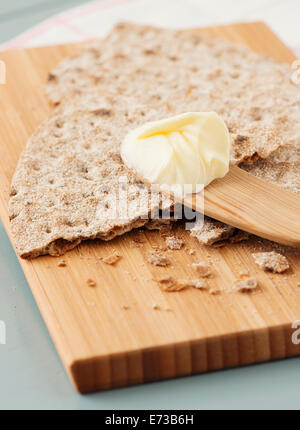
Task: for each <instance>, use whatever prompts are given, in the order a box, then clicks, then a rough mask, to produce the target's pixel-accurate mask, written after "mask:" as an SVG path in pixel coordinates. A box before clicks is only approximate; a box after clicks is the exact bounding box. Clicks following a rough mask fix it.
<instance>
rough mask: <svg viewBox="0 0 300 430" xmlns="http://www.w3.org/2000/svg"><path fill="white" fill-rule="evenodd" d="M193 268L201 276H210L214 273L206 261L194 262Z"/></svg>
mask: <svg viewBox="0 0 300 430" xmlns="http://www.w3.org/2000/svg"><path fill="white" fill-rule="evenodd" d="M192 268H193V269H194V270H195V271H196V272H197V274H198V275H199V276H200V277H201V278H208V277H210V276H211V275H212V271H211V268H210V267H209V266H207V264H205V263H193V264H192Z"/></svg>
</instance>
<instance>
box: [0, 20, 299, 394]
mask: <svg viewBox="0 0 300 430" xmlns="http://www.w3.org/2000/svg"><path fill="white" fill-rule="evenodd" d="M199 32H204V33H208V34H210V35H212V36H218V37H221V38H225V39H229V40H232V41H236V42H240V43H244V44H246V45H248V46H249V47H250V48H252V49H253V50H255V51H257V52H262V53H266V54H269V55H271V56H273V57H274V58H276V59H277V60H279V61H283V62H289V63H291V62H292V61H293V60H294V57H293V55H292V54H291V52H290V51H289V50H288V49H287V48H286V47H285V46H284V45H283V44H282V42H280V41H279V40H278V39H277V38H276V36H275V35H274V34H273V33H272V32H271V31H270V30H269V29H268V28H267V27H266V26H265V25H264V24H263V23H251V24H236V25H230V26H223V27H213V28H206V29H200V30H199ZM78 49H79V45H62V46H50V47H44V48H37V49H36V48H35V49H28V50H17V51H10V52H5V53H1V54H0V59H1V60H2V61H5V63H6V68H7V84H6V85H2V86H0V108H1V118H0V136H1V143H0V164H1V171H0V185H1V196H0V198H1V201H0V204H1V206H0V210H1V218H2V220H3V223H4V225H5V227H6V229H7V231H8V234H10V232H9V222H8V215H7V201H8V194H9V184H10V181H11V178H12V175H13V172H14V169H15V167H16V164H17V161H18V157H19V154H20V152H21V151H22V149H23V148H24V146H25V143H26V140H27V138H28V137H29V136H30V134H31V133H32V132H33V131H34V130H35V128H36V126H37V125H38V124H39V123H40V122H41V121H42V120H43V119H44V118H45V117H46V116H47V115H48V114H49V112H50V106H49V105H48V101H47V99H46V97H45V95H44V89H43V86H44V83H45V81H46V78H47V74H48V72H49V70H51V69H52V68H53V67H54V66H55V65H56V64H57V63H58V62H59V61H60V60H61V59H62V58H64V57H66V56H67V55H72V54H74V53H76V52H77V51H78ZM291 74H292V69H291ZM175 231H176V234H179V235H180V236H181V237H182V238H183V240H184V242H185V249H183V250H181V251H171V252H170V259H171V260H172V267H171V268H158V267H154V266H152V265H150V264H149V263H147V254H148V253H149V251H151V250H152V249H153V248H155V247H156V246H161V245H162V246H165V242H164V239H163V238H162V237H161V235H160V234H159V233H158V232H154V231H151V232H150V231H143V232H142V233H141V234H140V235H141V236H142V238H143V240H144V243H143V244H142V245H141V246H137V245H136V243H135V242H134V240H133V239H134V238H135V237H136V235H137V233H136V232H131V233H129V234H127V235H125V236H123V237H120V238H117V239H115V240H113V241H111V242H108V243H105V242H101V241H94V242H88V243H84V244H82V245H81V246H80V247H79V248H77V249H75V250H73V251H71V252H69V253H68V254H67V255H66V256H64V260H65V261H66V264H67V266H66V267H58V262H59V261H60V260H61V259H60V258H59V259H57V258H53V257H40V258H38V259H35V260H33V261H20V264H21V266H22V268H23V270H24V273H25V275H26V277H27V280H28V283H29V285H30V288H31V290H32V292H33V294H34V297H35V299H36V301H37V303H38V306H39V308H40V311H41V313H42V315H43V317H44V320H45V322H46V324H47V327H48V329H49V332H50V334H51V336H52V339H53V341H54V343H55V345H56V348H57V350H58V352H59V355H60V357H61V359H62V361H63V363H64V365H65V368H66V370H67V372H68V373H69V375H70V378H71V380H72V382H73V383H74V385H75V387H76V388H77V389H78V390H79V391H80V392H89V391H95V390H100V389H106V388H112V387H119V386H126V385H131V384H137V383H142V382H147V381H155V380H160V379H165V378H172V377H175V376H182V375H189V374H192V373H199V372H207V371H211V370H215V369H221V368H228V367H232V366H239V365H245V364H250V363H256V362H262V361H267V360H271V359H279V358H283V357H289V356H294V355H300V345H294V344H293V343H292V333H293V330H292V327H291V326H292V322H293V321H295V320H300V288H299V286H297V284H298V283H299V282H300V256H299V253H298V256H297V253H296V252H293V251H291V250H287V249H286V250H284V252H285V254H286V255H287V256H288V258H289V260H290V262H291V266H292V268H291V269H290V270H289V272H288V273H287V274H283V275H272V274H269V273H265V272H263V271H262V270H260V269H259V268H258V267H257V266H256V265H255V264H254V261H253V258H252V256H251V252H253V250H255V249H257V242H255V241H254V240H253V241H249V242H246V243H241V244H232V245H228V246H226V247H224V248H206V247H201V246H200V245H199V244H198V242H197V240H196V239H194V238H191V237H190V235H189V233H188V232H186V231H184V230H183V229H181V230H175ZM189 248H193V249H195V251H196V252H195V254H194V255H189V253H188V249H189ZM262 249H266V250H267V249H268V245H262ZM113 250H117V252H118V253H119V254H120V255H122V259H121V260H120V261H119V262H118V263H117V264H116V265H115V266H108V265H106V264H104V263H103V262H102V261H100V258H99V257H105V256H107V255H109V254H110V253H111V252H112V251H113ZM200 260H201V261H205V262H207V263H210V264H211V266H212V269H213V272H214V276H213V277H212V278H211V279H209V281H208V283H209V286H210V287H211V288H217V289H222V290H223V291H221V293H220V294H216V295H211V294H209V293H208V292H205V291H199V290H196V289H188V290H186V291H182V292H177V293H165V292H162V291H161V290H160V288H159V286H158V285H157V283H155V282H154V281H153V278H154V277H157V276H160V275H164V274H172V275H173V276H174V277H176V278H181V279H182V278H183V279H187V278H191V277H192V274H191V270H192V269H191V267H190V264H191V263H193V262H197V261H200ZM246 271H249V274H251V275H252V276H255V277H257V279H258V280H259V284H260V288H259V290H258V291H257V292H256V293H255V294H241V293H236V292H233V291H232V285H233V283H234V281H235V280H236V279H238V278H239V277H240V274H241V273H242V272H246ZM89 278H91V279H93V280H95V281H96V283H97V285H96V287H94V288H91V287H89V286H88V285H87V280H88V279H89ZM2 288H5V286H2ZM154 305H157V306H158V307H159V309H154V308H155V307H156V306H154Z"/></svg>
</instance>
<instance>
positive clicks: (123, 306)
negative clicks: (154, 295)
mask: <svg viewBox="0 0 300 430" xmlns="http://www.w3.org/2000/svg"><path fill="white" fill-rule="evenodd" d="M122 309H124V311H127V310H128V309H130V307H129V306H128V305H122Z"/></svg>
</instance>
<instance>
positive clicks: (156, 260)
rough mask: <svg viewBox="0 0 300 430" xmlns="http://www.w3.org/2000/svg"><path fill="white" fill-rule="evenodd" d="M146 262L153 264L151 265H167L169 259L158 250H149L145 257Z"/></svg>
mask: <svg viewBox="0 0 300 430" xmlns="http://www.w3.org/2000/svg"><path fill="white" fill-rule="evenodd" d="M147 261H148V263H150V264H153V266H161V267H165V266H169V264H170V260H169V259H168V258H167V257H165V256H164V255H162V254H161V253H160V252H158V251H151V252H150V253H149V255H148V258H147Z"/></svg>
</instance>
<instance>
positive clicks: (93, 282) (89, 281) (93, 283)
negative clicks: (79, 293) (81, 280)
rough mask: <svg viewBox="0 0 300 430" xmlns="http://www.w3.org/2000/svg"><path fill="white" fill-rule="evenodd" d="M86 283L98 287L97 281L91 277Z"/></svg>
mask: <svg viewBox="0 0 300 430" xmlns="http://www.w3.org/2000/svg"><path fill="white" fill-rule="evenodd" d="M86 283H87V284H88V286H89V287H91V288H93V287H96V285H97V284H96V282H95V281H94V280H93V279H90V278H89V279H88V280H87V281H86Z"/></svg>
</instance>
